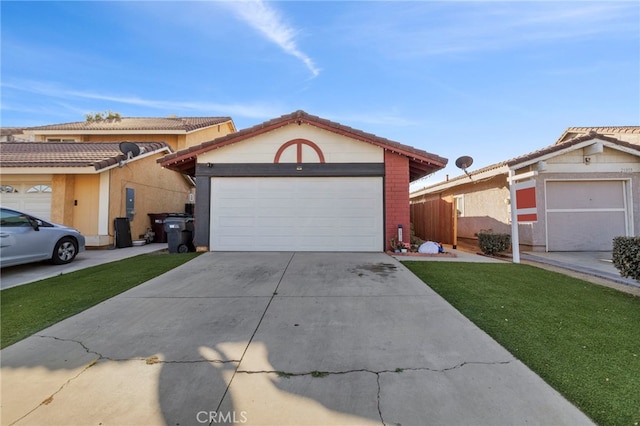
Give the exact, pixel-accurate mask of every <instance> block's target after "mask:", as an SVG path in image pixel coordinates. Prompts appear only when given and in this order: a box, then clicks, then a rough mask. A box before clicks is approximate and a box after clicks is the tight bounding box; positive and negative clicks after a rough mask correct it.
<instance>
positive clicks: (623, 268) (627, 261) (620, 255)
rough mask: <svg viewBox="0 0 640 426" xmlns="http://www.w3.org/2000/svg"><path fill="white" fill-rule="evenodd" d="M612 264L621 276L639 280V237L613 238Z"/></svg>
mask: <svg viewBox="0 0 640 426" xmlns="http://www.w3.org/2000/svg"><path fill="white" fill-rule="evenodd" d="M613 265H614V266H615V267H616V268H617V269H618V271H620V275H622V276H623V277H630V278H633V279H634V280H636V281H640V237H615V238H614V239H613Z"/></svg>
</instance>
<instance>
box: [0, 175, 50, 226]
mask: <svg viewBox="0 0 640 426" xmlns="http://www.w3.org/2000/svg"><path fill="white" fill-rule="evenodd" d="M1 189H2V193H1V194H0V197H2V198H1V199H0V202H1V203H2V206H3V207H7V208H10V209H15V210H19V211H21V212H25V213H29V214H32V215H33V216H36V217H39V218H41V219H45V220H50V219H51V182H49V181H42V182H38V183H22V182H3V184H2V188H1Z"/></svg>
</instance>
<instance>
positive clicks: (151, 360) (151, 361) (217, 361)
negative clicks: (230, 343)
mask: <svg viewBox="0 0 640 426" xmlns="http://www.w3.org/2000/svg"><path fill="white" fill-rule="evenodd" d="M36 337H42V338H46V339H53V340H57V341H59V342H71V343H76V344H78V345H80V346H81V347H82V348H83V349H84V350H85V351H86V352H87V353H88V354H93V355H95V356H97V357H98V358H96V359H95V360H94V361H93V363H94V364H96V363H97V362H98V361H102V360H106V361H115V362H125V361H146V363H147V364H196V363H203V362H206V363H215V364H233V363H236V364H237V363H240V360H239V359H228V360H222V359H208V358H203V359H195V360H181V361H178V360H161V359H159V358H157V357H155V356H151V357H146V358H143V357H132V358H112V357H109V356H106V355H103V354H101V353H100V352H96V351H93V350H91V349H89V348H88V347H87V346H86V345H85V344H84V343H82V342H81V341H79V340H74V339H63V338H61V337H56V336H46V335H43V334H38V335H36Z"/></svg>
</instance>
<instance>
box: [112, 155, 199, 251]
mask: <svg viewBox="0 0 640 426" xmlns="http://www.w3.org/2000/svg"><path fill="white" fill-rule="evenodd" d="M160 157H161V155H155V156H150V157H146V158H141V159H139V160H137V161H131V162H129V163H127V164H126V165H125V166H124V167H122V168H114V169H111V170H110V173H111V176H110V185H109V188H110V189H109V216H108V220H109V235H110V237H111V238H113V231H114V228H113V222H114V219H115V218H116V217H126V200H125V196H126V188H133V189H134V190H135V212H136V214H135V215H134V217H133V220H131V222H130V225H131V238H133V239H134V240H136V239H139V238H140V236H141V235H144V234H145V232H146V231H147V229H148V228H150V227H151V223H150V220H149V216H148V214H149V213H166V212H184V210H185V204H186V203H188V202H189V193H190V192H192V191H193V188H192V187H191V186H190V184H189V183H188V182H187V180H186V179H185V177H183V176H182V175H181V174H179V173H176V172H173V171H170V170H167V169H163V168H161V167H160V166H159V165H158V164H156V159H157V158H160Z"/></svg>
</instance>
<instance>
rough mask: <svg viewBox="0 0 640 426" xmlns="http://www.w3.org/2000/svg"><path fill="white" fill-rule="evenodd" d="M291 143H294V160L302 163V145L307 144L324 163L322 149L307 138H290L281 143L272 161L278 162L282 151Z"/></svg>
mask: <svg viewBox="0 0 640 426" xmlns="http://www.w3.org/2000/svg"><path fill="white" fill-rule="evenodd" d="M291 145H295V146H296V150H297V152H296V157H297V158H296V162H298V163H302V145H307V146H309V147H311V148H313V150H314V151H315V152H316V153H317V154H318V158H319V159H320V162H321V163H324V154H323V153H322V150H321V149H320V147H319V146H318V145H316V144H315V143H313V142H311V141H310V140H307V139H292V140H290V141H289V142H286V143H284V144H282V146H281V147H280V148H279V149H278V152H276V156H275V158H274V159H273V162H274V163H279V162H280V156H281V155H282V153H283V152H284V150H285V149H287V148H289V147H290V146H291Z"/></svg>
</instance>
